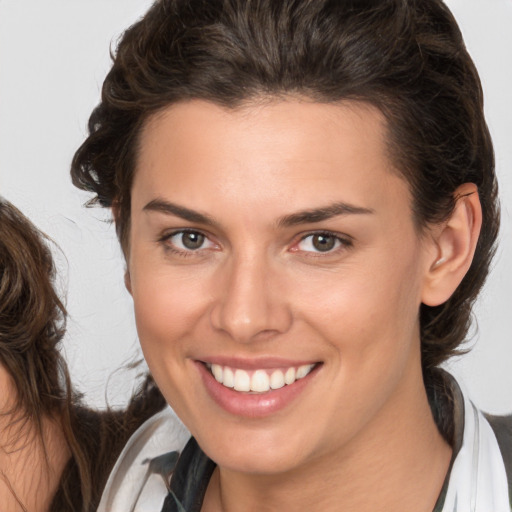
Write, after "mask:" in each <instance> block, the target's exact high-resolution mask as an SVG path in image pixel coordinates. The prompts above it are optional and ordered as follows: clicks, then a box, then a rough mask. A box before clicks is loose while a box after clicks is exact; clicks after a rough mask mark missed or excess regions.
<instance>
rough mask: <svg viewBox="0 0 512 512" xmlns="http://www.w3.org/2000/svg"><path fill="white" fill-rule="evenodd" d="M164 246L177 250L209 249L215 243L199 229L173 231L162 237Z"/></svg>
mask: <svg viewBox="0 0 512 512" xmlns="http://www.w3.org/2000/svg"><path fill="white" fill-rule="evenodd" d="M162 241H163V242H165V244H166V246H168V247H169V248H171V249H172V250H174V251H177V252H192V251H197V250H199V249H209V248H211V247H214V246H215V244H214V243H213V242H212V241H211V240H209V239H208V238H207V237H206V236H205V235H204V234H203V233H201V232H199V231H189V230H187V231H183V230H182V231H175V232H174V233H171V234H170V235H167V236H165V237H163V240H162Z"/></svg>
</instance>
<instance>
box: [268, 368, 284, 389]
mask: <svg viewBox="0 0 512 512" xmlns="http://www.w3.org/2000/svg"><path fill="white" fill-rule="evenodd" d="M283 386H284V374H283V372H282V371H281V370H275V371H273V372H272V375H271V376H270V387H271V388H272V389H280V388H282V387H283Z"/></svg>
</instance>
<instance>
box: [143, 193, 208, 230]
mask: <svg viewBox="0 0 512 512" xmlns="http://www.w3.org/2000/svg"><path fill="white" fill-rule="evenodd" d="M143 211H151V212H160V213H165V214H167V215H174V216H175V217H180V218H181V219H184V220H188V221H189V222H195V223H198V224H205V225H207V226H214V225H217V224H218V223H217V222H216V221H215V219H214V218H213V217H210V216H209V215H206V214H204V213H199V212H197V211H195V210H190V209H189V208H185V207H184V206H179V205H177V204H175V203H171V202H169V201H165V200H164V199H153V200H152V201H150V202H149V203H148V204H147V205H146V206H144V208H143Z"/></svg>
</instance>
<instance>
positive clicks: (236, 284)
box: [212, 249, 290, 342]
mask: <svg viewBox="0 0 512 512" xmlns="http://www.w3.org/2000/svg"><path fill="white" fill-rule="evenodd" d="M219 271H220V272H222V276H221V279H220V283H219V285H220V287H221V289H220V290H219V291H220V293H219V296H218V297H219V298H218V300H217V301H216V304H215V305H214V308H213V311H212V323H213V326H214V327H215V328H216V329H220V330H223V331H225V332H227V333H228V334H229V335H230V336H231V337H232V338H233V339H235V340H236V341H239V342H250V341H253V340H255V339H256V338H257V337H259V335H262V334H263V333H265V334H267V335H270V334H271V333H274V334H275V333H278V332H284V331H286V329H287V328H288V326H289V322H290V314H289V311H288V310H287V308H286V302H285V300H284V297H283V296H282V295H280V294H279V293H276V292H278V290H276V286H277V282H276V280H275V279H274V278H273V277H275V276H274V273H275V269H273V268H272V265H271V262H270V261H269V258H268V257H267V255H265V254H264V251H260V250H258V249H246V250H245V251H244V252H243V253H238V254H233V255H232V257H231V258H229V261H228V262H226V265H225V266H224V268H223V269H222V270H220V269H219Z"/></svg>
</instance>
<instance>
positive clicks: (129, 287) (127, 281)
mask: <svg viewBox="0 0 512 512" xmlns="http://www.w3.org/2000/svg"><path fill="white" fill-rule="evenodd" d="M124 286H125V287H126V289H127V290H128V293H129V294H130V295H131V294H132V278H131V277H130V271H129V270H128V269H126V270H125V271H124Z"/></svg>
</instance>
